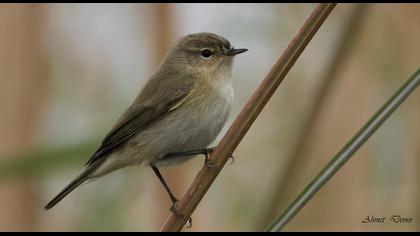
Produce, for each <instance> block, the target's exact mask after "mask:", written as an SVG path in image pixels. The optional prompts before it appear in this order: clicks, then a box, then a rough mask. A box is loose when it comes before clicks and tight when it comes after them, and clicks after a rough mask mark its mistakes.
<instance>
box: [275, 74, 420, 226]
mask: <svg viewBox="0 0 420 236" xmlns="http://www.w3.org/2000/svg"><path fill="white" fill-rule="evenodd" d="M419 84H420V68H418V69H417V71H416V72H415V73H414V75H413V76H412V77H411V78H410V79H408V80H407V81H406V82H405V83H404V84H403V85H402V86H401V88H400V89H398V91H397V92H396V93H395V94H394V95H393V96H392V97H391V98H390V99H389V100H388V101H387V102H386V103H385V105H383V106H382V107H381V108H380V109H379V111H377V112H376V113H375V114H374V115H373V116H372V117H371V118H370V119H369V120H368V122H367V123H366V124H365V125H364V126H363V127H362V128H361V129H360V130H359V131H358V132H357V133H356V135H354V136H353V137H352V139H351V140H350V141H349V142H348V143H347V144H346V145H344V147H343V148H342V149H341V150H340V151H339V152H338V153H337V154H336V155H335V156H334V157H333V158H332V160H331V161H330V162H328V164H327V165H326V166H325V167H324V168H323V169H322V170H321V171H320V172H319V174H318V175H317V176H316V177H315V179H314V180H312V182H311V183H309V185H308V186H306V188H305V189H304V190H303V191H302V192H301V193H300V194H299V196H298V197H297V198H296V199H295V200H294V201H293V202H292V203H291V204H290V205H289V207H288V208H287V209H286V211H285V212H284V213H283V214H282V215H280V216H279V217H278V218H277V219H276V220H275V221H274V222H273V223H272V224H271V225H270V226H269V227H268V228H267V231H270V232H277V231H280V230H282V228H283V227H284V226H285V225H286V224H287V223H288V222H289V221H290V220H291V219H292V218H293V217H294V216H295V215H296V214H297V213H298V212H299V211H300V210H301V209H302V208H303V207H304V206H305V204H306V203H307V202H308V201H309V200H310V199H311V198H312V197H313V196H314V195H315V194H316V193H317V192H318V191H319V190H320V189H321V188H322V187H323V186H324V184H326V183H327V181H328V180H329V179H330V178H331V177H332V176H333V175H334V174H335V173H336V172H337V171H338V170H339V169H340V168H341V167H342V166H343V165H344V164H345V163H346V162H347V161H348V160H349V159H350V157H351V156H352V155H353V154H354V153H355V152H356V151H357V150H358V149H359V148H360V147H361V146H362V145H363V144H364V143H365V142H366V141H367V140H368V139H369V137H370V136H371V135H372V134H373V133H374V132H375V131H376V130H377V129H378V128H379V127H380V126H381V125H382V124H383V123H384V122H385V120H386V119H387V118H388V117H389V116H390V115H391V114H392V112H394V110H395V109H396V108H397V107H398V106H399V105H400V104H401V103H402V102H403V101H404V100H405V99H406V98H407V97H408V96H409V95H410V94H411V92H413V91H414V90H415V89H416V88H417V86H418V85H419Z"/></svg>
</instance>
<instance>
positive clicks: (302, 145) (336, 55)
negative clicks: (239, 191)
mask: <svg viewBox="0 0 420 236" xmlns="http://www.w3.org/2000/svg"><path fill="white" fill-rule="evenodd" d="M367 8H368V5H367V4H360V3H359V4H356V5H354V6H353V8H352V11H351V14H350V18H349V20H348V22H346V23H347V24H346V25H345V26H344V27H343V31H342V34H341V35H340V36H339V38H338V39H337V45H336V47H335V49H334V52H333V53H332V54H333V56H332V57H331V59H330V63H329V65H328V68H327V69H326V70H325V74H323V76H321V79H322V80H321V81H320V83H319V88H318V89H317V90H316V93H315V95H314V96H313V97H312V101H311V104H310V106H309V109H308V112H307V115H305V116H304V120H303V122H302V125H301V127H299V128H298V131H297V132H296V136H295V140H294V142H293V143H292V145H291V147H290V148H289V153H288V154H287V155H286V156H285V159H286V160H287V163H286V167H284V168H283V169H284V172H279V173H278V175H277V176H275V178H274V179H275V180H277V181H278V183H276V184H275V185H274V191H273V190H272V188H271V189H270V191H273V193H272V194H270V195H271V196H270V198H269V199H268V200H267V205H266V207H265V208H264V210H263V211H262V216H260V217H259V218H260V221H259V222H258V226H257V227H266V226H267V222H271V221H272V220H273V218H274V217H275V216H276V215H278V214H279V213H280V211H279V210H282V209H284V208H286V206H287V204H289V202H288V201H289V200H290V198H291V197H292V196H293V195H291V194H293V193H294V192H296V191H298V189H296V188H295V186H294V185H293V183H294V182H293V181H290V180H292V179H293V180H296V179H298V175H299V173H300V172H299V170H300V169H301V168H302V167H303V166H304V165H305V161H306V159H305V158H306V156H305V153H306V151H307V147H309V146H310V142H311V141H312V140H314V138H315V135H314V134H315V133H316V132H308V130H313V129H314V126H315V125H316V124H317V123H318V122H319V119H320V117H321V116H320V115H321V114H322V110H323V108H324V106H325V103H326V102H328V100H329V98H330V96H331V93H332V92H333V87H334V85H335V83H337V80H338V79H339V78H338V77H337V74H338V73H339V70H340V68H341V67H342V65H343V64H344V63H345V62H346V60H347V58H348V56H349V54H350V52H351V49H352V46H353V45H354V44H355V42H354V41H356V39H357V37H358V32H359V31H360V25H361V23H362V22H363V20H364V18H365V16H366V12H367ZM295 190H296V191H295Z"/></svg>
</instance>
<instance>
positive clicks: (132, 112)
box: [44, 32, 248, 211]
mask: <svg viewBox="0 0 420 236" xmlns="http://www.w3.org/2000/svg"><path fill="white" fill-rule="evenodd" d="M246 51H248V49H245V48H241V49H235V48H234V47H233V46H232V45H231V44H230V42H229V41H228V40H227V39H225V38H224V37H222V36H219V35H217V34H215V33H209V32H200V33H193V34H188V35H185V36H183V37H181V38H180V39H179V40H178V41H177V42H176V44H175V45H174V46H173V47H172V48H170V49H169V50H168V52H167V53H166V55H165V57H164V59H163V61H162V62H161V64H160V65H159V66H158V68H157V69H156V71H155V72H154V73H153V74H152V75H151V77H150V78H149V79H148V80H147V82H146V83H145V85H144V86H143V88H142V89H141V90H140V92H139V94H138V95H137V96H136V98H135V99H134V101H133V102H132V103H131V105H129V106H128V108H127V109H126V110H125V111H124V112H123V113H122V115H121V116H120V118H119V119H118V120H117V122H116V124H115V125H114V126H113V127H112V129H110V131H109V133H108V134H107V135H106V136H105V137H104V138H103V140H102V142H101V144H100V145H99V147H98V148H97V150H96V151H95V152H94V153H93V155H91V156H90V158H89V159H88V161H87V162H86V164H85V168H84V170H83V171H82V172H81V173H80V174H79V175H78V176H77V177H76V178H75V179H74V180H73V181H71V182H70V183H69V184H68V185H67V186H65V187H64V189H63V190H62V191H61V192H59V193H58V194H57V195H56V196H55V197H54V198H53V199H52V200H51V201H50V202H48V204H46V206H45V207H44V209H45V210H48V209H51V208H52V207H54V206H55V205H56V204H57V203H58V202H60V201H61V200H62V199H63V198H64V197H66V196H67V195H68V194H69V193H70V192H72V191H73V190H74V189H76V188H77V187H78V186H79V185H81V184H82V183H84V182H86V181H87V180H94V179H97V178H99V177H101V176H103V175H106V174H108V173H110V172H113V171H115V170H118V169H121V168H124V167H127V166H134V165H136V166H146V167H151V168H152V169H153V171H154V173H155V174H156V176H157V177H158V178H159V180H160V182H161V183H162V185H163V187H164V188H165V190H166V191H167V193H168V195H169V198H170V199H171V201H172V204H173V205H172V207H171V211H175V208H176V202H177V201H178V199H177V198H176V197H175V195H174V194H173V193H172V191H171V190H170V188H169V186H168V185H167V183H166V181H165V180H164V178H163V176H162V175H161V173H160V171H159V168H162V167H167V166H173V165H178V164H181V163H184V162H186V161H188V160H190V159H191V158H193V157H194V156H197V154H204V155H205V157H206V162H205V163H206V164H208V165H210V164H209V163H208V162H207V157H208V154H210V153H211V152H212V151H213V150H214V148H208V146H209V145H210V144H211V143H212V142H213V141H214V140H215V139H216V137H217V136H218V134H219V133H220V131H221V130H222V128H223V126H224V125H225V123H226V120H227V118H228V116H229V113H230V110H231V107H232V101H233V96H234V93H233V87H232V82H231V77H232V67H233V58H234V56H235V55H238V54H241V53H243V52H246Z"/></svg>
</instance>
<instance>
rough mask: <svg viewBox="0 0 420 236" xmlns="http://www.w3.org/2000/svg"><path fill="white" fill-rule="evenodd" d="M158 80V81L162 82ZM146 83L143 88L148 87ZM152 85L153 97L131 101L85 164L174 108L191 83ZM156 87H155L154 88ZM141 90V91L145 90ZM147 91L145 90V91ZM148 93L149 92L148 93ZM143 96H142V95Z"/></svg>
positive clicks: (89, 163) (188, 91)
mask: <svg viewBox="0 0 420 236" xmlns="http://www.w3.org/2000/svg"><path fill="white" fill-rule="evenodd" d="M163 82H165V81H160V82H158V83H160V84H161V83H163ZM148 87H149V86H148V85H146V86H145V88H144V90H147V89H148ZM150 87H153V88H154V89H153V90H156V91H154V92H155V94H153V96H150V97H153V98H154V99H150V98H145V99H142V97H140V101H138V102H137V103H133V105H132V106H130V108H128V109H127V111H126V112H125V113H124V114H123V116H122V117H121V118H120V120H119V122H118V124H117V125H116V126H115V127H114V128H113V129H112V130H111V131H110V132H109V133H108V134H107V135H106V136H105V138H104V139H103V141H102V143H101V145H100V147H99V148H98V150H97V151H96V152H95V153H94V154H93V155H92V156H91V157H90V158H89V160H88V161H87V163H86V165H88V166H89V165H91V164H92V163H93V162H95V161H96V160H98V159H101V158H105V157H106V155H105V154H108V153H110V152H111V151H112V150H114V149H115V148H116V147H118V146H120V145H121V144H123V143H125V142H127V140H128V139H130V138H131V137H132V136H133V135H135V134H137V133H138V132H141V130H143V129H144V128H146V127H148V126H149V125H151V124H153V123H154V122H156V121H158V120H159V119H161V118H162V117H164V116H165V115H167V114H168V113H169V112H171V111H173V110H175V109H176V108H178V107H179V106H180V104H181V103H182V102H183V101H184V98H185V97H186V96H187V95H188V94H189V93H190V91H191V88H192V83H189V84H183V85H182V86H176V87H175V88H174V87H172V88H171V87H170V88H171V89H169V90H168V89H165V88H168V86H163V87H162V89H159V87H160V86H159V85H157V86H156V84H155V85H154V86H150ZM156 88H157V89H156ZM144 90H143V92H142V93H144V92H145V91H144ZM146 93H147V92H146ZM149 94H150V93H149ZM143 97H144V96H143Z"/></svg>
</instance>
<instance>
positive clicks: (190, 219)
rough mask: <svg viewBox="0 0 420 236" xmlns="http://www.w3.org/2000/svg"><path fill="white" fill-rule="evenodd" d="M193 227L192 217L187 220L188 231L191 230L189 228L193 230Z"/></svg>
mask: <svg viewBox="0 0 420 236" xmlns="http://www.w3.org/2000/svg"><path fill="white" fill-rule="evenodd" d="M191 226H192V218H191V217H190V218H188V220H187V226H186V227H187V229H189V228H191Z"/></svg>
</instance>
